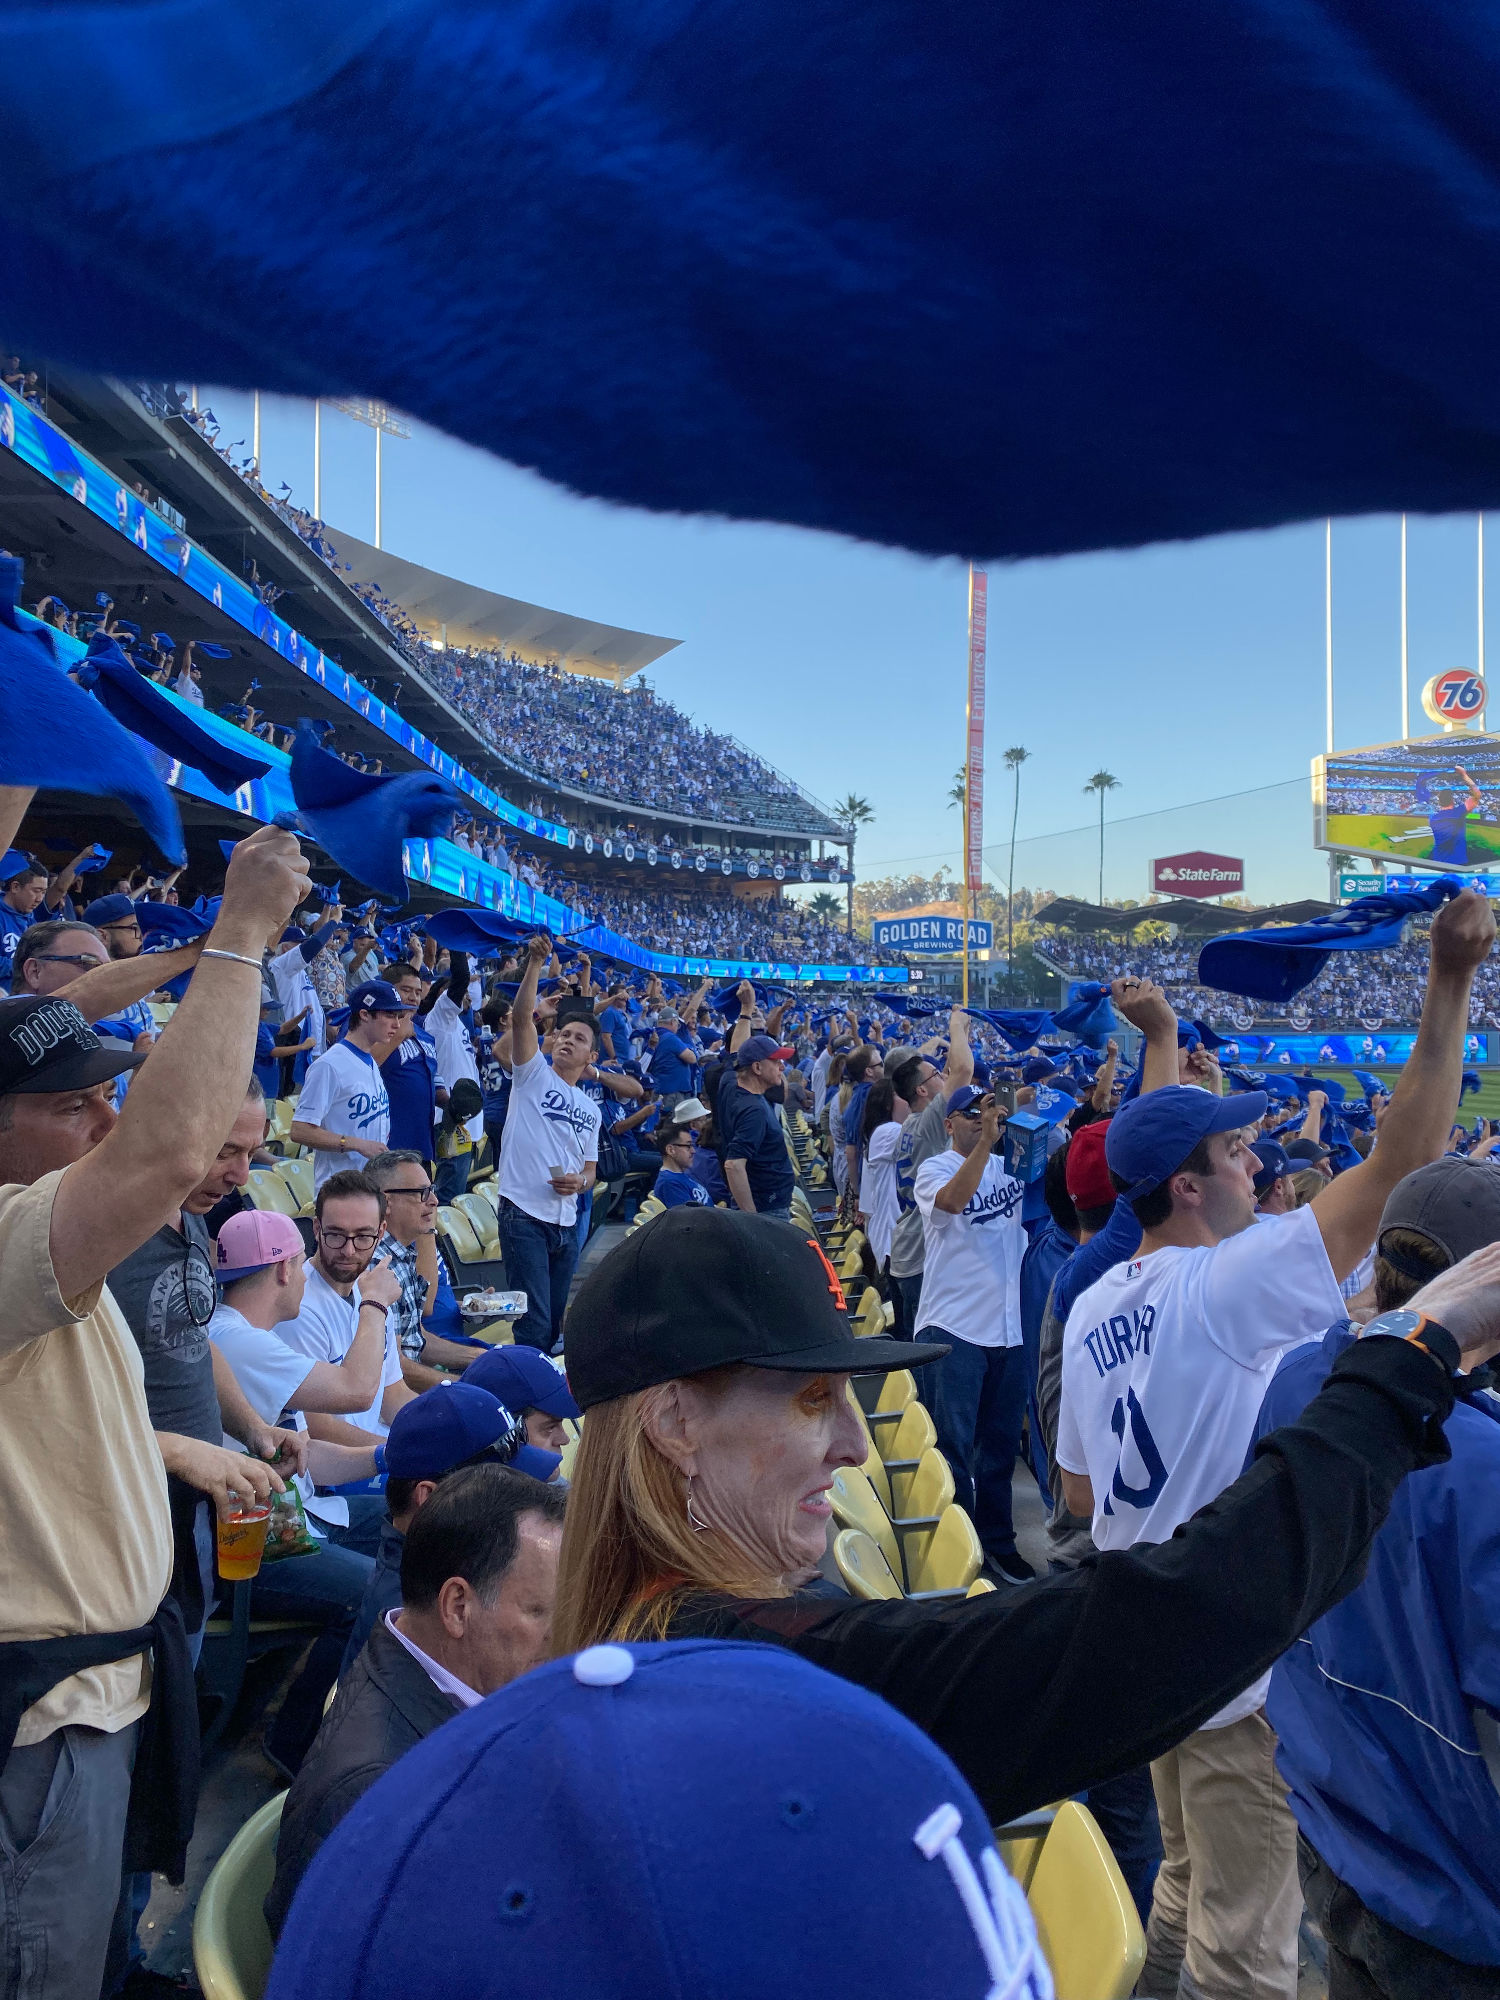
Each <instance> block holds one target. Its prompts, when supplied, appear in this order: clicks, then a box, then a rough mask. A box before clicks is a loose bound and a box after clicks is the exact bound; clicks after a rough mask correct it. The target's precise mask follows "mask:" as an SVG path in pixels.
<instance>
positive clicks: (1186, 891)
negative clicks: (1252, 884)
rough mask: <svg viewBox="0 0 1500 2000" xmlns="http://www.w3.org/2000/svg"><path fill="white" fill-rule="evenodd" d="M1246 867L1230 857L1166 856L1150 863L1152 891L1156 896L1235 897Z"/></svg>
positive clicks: (1195, 854)
mask: <svg viewBox="0 0 1500 2000" xmlns="http://www.w3.org/2000/svg"><path fill="white" fill-rule="evenodd" d="M1244 886H1245V864H1244V862H1243V861H1236V860H1235V858H1234V857H1233V855H1230V854H1201V853H1199V852H1197V851H1196V850H1195V851H1194V852H1193V853H1192V854H1168V855H1166V856H1164V857H1163V859H1162V860H1160V861H1153V862H1152V864H1151V888H1152V892H1153V893H1154V894H1155V895H1158V896H1204V897H1206V896H1238V895H1239V894H1240V893H1241V892H1242V890H1243V889H1244Z"/></svg>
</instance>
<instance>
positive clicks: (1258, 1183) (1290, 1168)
mask: <svg viewBox="0 0 1500 2000" xmlns="http://www.w3.org/2000/svg"><path fill="white" fill-rule="evenodd" d="M1250 1150H1251V1152H1252V1153H1254V1155H1255V1157H1256V1159H1258V1160H1259V1161H1260V1166H1259V1167H1258V1168H1257V1170H1256V1174H1255V1192H1256V1193H1257V1194H1267V1193H1269V1191H1270V1189H1271V1187H1272V1186H1273V1185H1274V1184H1275V1182H1277V1181H1279V1180H1280V1179H1281V1177H1282V1175H1283V1174H1291V1173H1295V1172H1296V1167H1295V1166H1294V1164H1293V1163H1292V1161H1291V1160H1290V1159H1289V1158H1288V1157H1287V1154H1286V1152H1285V1151H1284V1149H1283V1148H1282V1147H1280V1146H1278V1145H1277V1143H1276V1141H1275V1140H1274V1139H1257V1140H1256V1142H1255V1144H1254V1145H1253V1146H1252V1147H1251V1148H1250Z"/></svg>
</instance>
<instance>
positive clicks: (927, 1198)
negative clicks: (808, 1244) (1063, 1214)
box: [892, 1128, 1026, 1347]
mask: <svg viewBox="0 0 1500 2000" xmlns="http://www.w3.org/2000/svg"><path fill="white" fill-rule="evenodd" d="M898 1136H899V1128H898ZM963 1163H964V1157H963V1155H962V1153H957V1152H955V1151H954V1150H953V1148H952V1147H951V1146H950V1147H949V1148H948V1150H947V1152H946V1153H935V1154H934V1155H933V1157H932V1158H931V1159H930V1160H924V1161H923V1162H922V1164H921V1166H920V1167H918V1169H917V1177H916V1180H915V1182H914V1183H913V1185H912V1194H913V1196H914V1197H915V1199H916V1204H917V1208H918V1211H919V1213H920V1214H921V1217H922V1303H921V1309H920V1311H919V1313H918V1317H917V1329H916V1330H917V1332H918V1333H920V1332H921V1331H922V1329H923V1327H928V1326H932V1327H941V1328H942V1330H943V1332H944V1333H951V1334H954V1335H955V1336H956V1337H957V1338H958V1339H959V1340H966V1341H968V1342H969V1344H970V1346H972V1347H1019V1346H1020V1344H1021V1258H1022V1256H1023V1254H1024V1252H1025V1249H1026V1232H1025V1230H1024V1229H1023V1228H1022V1227H1021V1202H1022V1198H1023V1196H1024V1194H1025V1189H1024V1188H1023V1187H1022V1186H1021V1183H1020V1182H1019V1181H1018V1180H1014V1179H1012V1177H1011V1176H1010V1175H1009V1174H1008V1173H1007V1172H1006V1171H1005V1168H1004V1167H1003V1166H1002V1164H1001V1163H1000V1161H999V1159H998V1158H997V1157H996V1156H995V1155H994V1154H993V1153H992V1154H991V1155H990V1157H989V1159H988V1160H987V1161H986V1162H985V1168H984V1173H983V1174H982V1175H981V1176H980V1181H979V1185H978V1187H977V1188H976V1189H975V1190H974V1192H973V1194H972V1195H970V1197H969V1203H968V1206H967V1208H965V1209H964V1210H963V1211H962V1213H961V1214H959V1215H949V1214H947V1213H946V1212H945V1211H944V1210H943V1209H940V1208H938V1207H937V1206H936V1202H937V1197H938V1195H939V1194H940V1193H941V1192H942V1190H943V1189H944V1188H945V1187H946V1186H947V1185H948V1183H949V1181H951V1180H952V1178H953V1176H954V1175H955V1174H956V1173H957V1172H958V1170H959V1168H960V1167H961V1166H962V1165H963ZM894 1171H895V1156H894V1153H893V1154H892V1174H893V1175H894Z"/></svg>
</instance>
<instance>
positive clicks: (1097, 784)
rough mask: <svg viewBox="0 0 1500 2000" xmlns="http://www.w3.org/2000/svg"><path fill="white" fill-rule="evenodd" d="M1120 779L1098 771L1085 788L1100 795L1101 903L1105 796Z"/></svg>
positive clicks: (1111, 774)
mask: <svg viewBox="0 0 1500 2000" xmlns="http://www.w3.org/2000/svg"><path fill="white" fill-rule="evenodd" d="M1119 782H1120V781H1119V779H1118V778H1117V777H1116V776H1115V774H1114V772H1113V771H1096V772H1095V773H1094V775H1093V777H1092V778H1090V779H1089V781H1088V783H1087V784H1086V785H1085V786H1084V788H1083V789H1084V790H1085V791H1086V792H1097V793H1098V794H1099V901H1100V902H1101V903H1102V902H1103V901H1104V795H1105V793H1106V792H1112V791H1114V789H1115V787H1116V786H1117V785H1118V784H1119Z"/></svg>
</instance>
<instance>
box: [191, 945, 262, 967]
mask: <svg viewBox="0 0 1500 2000" xmlns="http://www.w3.org/2000/svg"><path fill="white" fill-rule="evenodd" d="M198 956H199V958H232V959H233V960H234V962H235V964H236V965H253V966H254V967H255V969H256V971H257V972H259V971H260V970H261V969H262V968H261V962H260V960H259V959H258V958H246V956H245V954H244V953H243V952H242V951H208V950H205V951H200V952H199V954H198Z"/></svg>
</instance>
